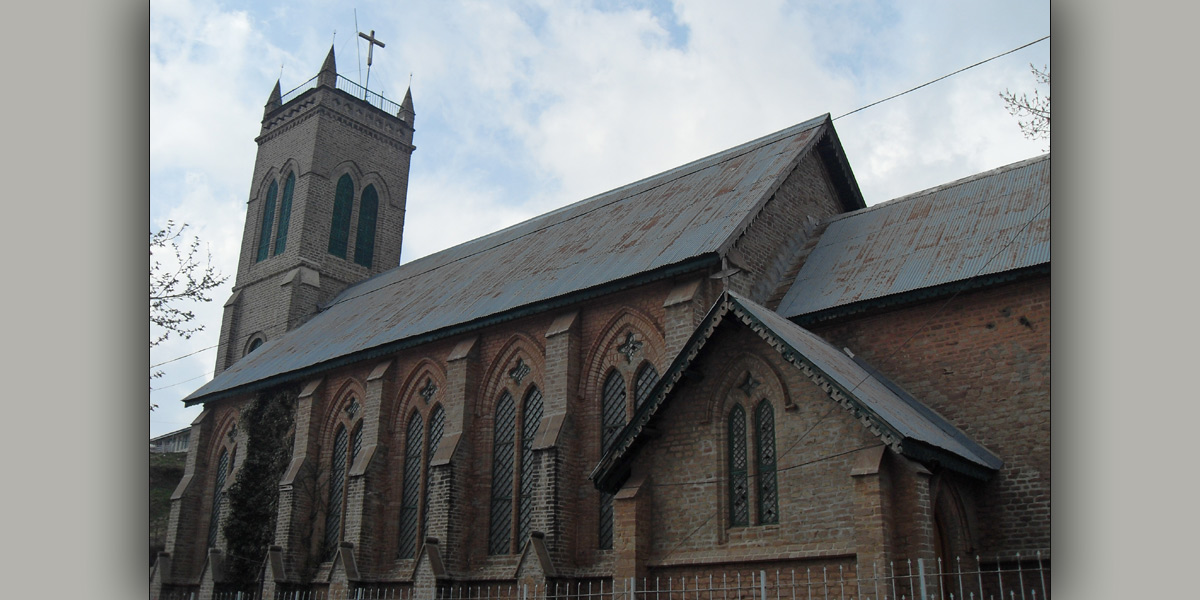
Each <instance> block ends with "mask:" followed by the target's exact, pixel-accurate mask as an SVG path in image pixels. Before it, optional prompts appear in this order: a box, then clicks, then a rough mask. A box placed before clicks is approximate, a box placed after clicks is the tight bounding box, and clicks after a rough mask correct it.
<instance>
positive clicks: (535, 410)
mask: <svg viewBox="0 0 1200 600" xmlns="http://www.w3.org/2000/svg"><path fill="white" fill-rule="evenodd" d="M541 423H542V392H541V391H539V390H538V389H537V388H536V387H533V388H530V390H529V392H527V393H526V394H525V405H524V407H522V409H521V499H520V500H521V504H520V510H519V511H518V515H517V548H520V547H521V546H524V545H525V540H528V539H529V525H530V523H531V521H532V519H533V488H534V484H535V483H536V482H537V473H536V472H535V469H534V457H533V444H534V442H535V441H536V440H537V433H538V427H539V426H540V425H541Z"/></svg>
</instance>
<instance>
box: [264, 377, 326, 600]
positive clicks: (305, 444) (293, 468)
mask: <svg viewBox="0 0 1200 600" xmlns="http://www.w3.org/2000/svg"><path fill="white" fill-rule="evenodd" d="M323 382H324V380H323V379H315V380H313V381H309V382H308V383H307V384H305V386H304V389H302V390H301V391H300V395H299V397H298V398H297V399H296V415H295V438H294V439H295V441H294V443H293V447H292V462H291V464H289V465H288V470H287V473H286V474H285V475H284V476H283V480H281V481H280V482H279V513H278V515H277V517H276V521H275V544H276V545H277V546H279V547H280V548H281V551H280V558H281V563H282V567H283V569H282V570H283V572H284V573H285V574H286V575H285V577H286V578H287V579H288V580H291V581H299V580H300V579H301V577H303V575H304V572H305V570H306V568H307V566H308V561H309V560H310V559H311V554H312V543H313V539H312V535H313V526H314V518H315V515H314V511H315V510H316V508H317V506H318V505H319V502H318V495H319V490H318V488H317V479H316V466H317V465H316V461H317V440H316V438H317V433H318V432H317V431H316V428H317V427H318V424H317V423H314V417H315V412H316V409H317V405H318V404H319V399H320V393H319V392H320V391H321V390H322V385H321V384H322V383H323ZM277 576H278V575H277ZM274 583H275V582H274V581H267V582H265V585H264V597H266V594H267V592H268V591H269V592H271V593H273V592H274V588H275V585H274Z"/></svg>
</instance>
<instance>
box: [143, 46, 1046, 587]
mask: <svg viewBox="0 0 1200 600" xmlns="http://www.w3.org/2000/svg"><path fill="white" fill-rule="evenodd" d="M415 116H416V113H415V110H414V107H413V101H412V97H411V91H410V93H407V94H406V95H405V97H404V99H403V101H402V102H401V103H400V104H395V103H393V102H391V101H389V100H387V99H385V98H382V97H380V96H377V95H375V94H373V93H369V92H367V91H366V90H364V89H363V88H360V87H358V86H357V85H356V84H354V83H352V82H350V81H348V80H346V79H344V78H342V77H341V76H339V75H338V74H337V72H336V66H335V58H334V53H333V50H332V49H331V50H330V52H329V55H328V57H327V58H326V60H325V63H324V65H322V67H321V69H320V72H319V74H318V75H317V76H316V77H315V78H313V80H311V81H310V82H309V83H308V84H306V85H304V86H301V87H300V88H297V89H296V90H293V91H291V92H288V93H287V94H286V95H284V94H282V93H281V89H280V86H279V84H278V83H277V84H276V85H275V88H274V90H273V91H272V92H271V94H270V97H269V99H268V100H267V103H266V107H265V110H264V114H263V120H262V130H261V133H260V135H259V137H258V138H257V139H256V141H257V143H258V155H257V160H256V163H255V168H254V176H253V180H252V182H251V186H250V190H249V194H248V202H247V209H246V223H245V229H244V233H243V237H242V245H241V258H240V260H239V262H238V267H237V275H236V282H235V285H234V288H233V293H232V295H231V296H230V298H229V299H228V301H227V302H226V303H225V305H224V315H223V318H222V321H221V333H220V345H219V350H218V355H217V365H216V376H215V377H214V378H213V380H212V381H210V382H209V383H207V384H205V385H204V386H203V387H201V388H200V389H198V390H196V391H195V392H193V393H192V394H191V395H189V396H188V397H187V398H186V399H185V402H186V403H187V404H188V405H200V406H203V409H204V410H203V412H202V413H201V414H200V415H199V416H198V417H197V418H196V419H195V421H194V423H193V424H192V427H191V431H190V439H189V441H188V442H189V443H188V455H187V463H186V467H185V474H184V477H183V480H182V481H181V483H180V484H179V486H178V488H177V489H176V490H175V492H174V494H173V496H172V499H171V501H172V506H171V516H170V525H169V533H168V538H167V546H166V551H165V552H163V553H161V554H160V555H159V557H158V559H157V562H156V564H155V566H154V567H153V568H152V570H151V576H150V579H151V597H152V598H164V599H165V598H177V597H178V598H183V597H189V594H190V595H194V597H196V598H201V599H203V600H208V599H209V598H214V597H218V598H219V597H223V596H221V594H222V593H224V592H228V591H230V590H234V589H237V590H246V589H250V587H247V585H248V584H247V582H246V581H245V579H244V578H243V579H240V580H239V579H238V578H237V577H236V576H235V575H234V569H233V568H232V567H231V564H232V561H234V560H252V561H253V562H254V575H253V579H254V581H253V585H252V586H251V587H252V588H253V592H254V593H256V594H261V596H260V597H261V598H290V597H293V596H289V595H288V594H297V593H316V594H318V595H317V596H316V597H328V598H330V599H333V598H343V597H357V596H355V595H354V594H361V595H362V596H361V597H368V598H370V597H403V598H434V597H447V596H463V595H467V596H472V595H482V594H483V593H486V595H487V597H500V596H504V597H514V596H513V595H512V594H509V593H508V592H503V593H502V592H501V591H499V590H503V589H509V590H511V589H514V588H513V587H511V586H516V589H523V590H529V589H533V590H542V591H541V592H539V593H540V594H541V595H542V597H550V596H556V597H557V596H560V595H570V596H571V597H585V596H587V597H591V596H597V597H599V596H605V597H613V596H612V595H613V594H614V593H615V594H616V595H617V596H621V597H632V596H622V594H633V593H635V592H636V591H640V590H644V589H646V586H647V585H650V586H653V585H655V584H654V582H655V581H665V580H672V581H684V582H686V585H687V586H692V585H693V584H692V583H691V582H693V581H695V582H702V581H703V582H705V583H704V584H703V585H715V584H712V581H713V580H712V579H711V578H710V577H712V576H717V577H727V578H729V577H737V578H744V579H745V581H755V582H758V581H759V579H761V578H763V577H767V578H768V579H770V578H774V579H772V581H774V584H775V585H778V584H780V578H781V577H784V575H779V574H780V573H791V574H792V575H791V576H792V577H793V591H794V592H795V594H793V595H792V596H790V597H792V598H795V597H802V596H803V595H804V594H803V593H802V592H801V591H798V588H797V586H798V585H799V584H795V581H798V579H797V578H799V577H801V576H803V577H806V578H808V579H806V581H808V582H810V583H807V584H806V585H810V586H811V585H812V584H811V581H812V578H813V577H816V578H817V581H819V582H822V585H824V586H825V587H824V588H823V589H825V590H826V591H827V592H828V590H830V589H835V590H836V589H838V588H836V587H835V588H831V587H830V586H835V585H837V586H843V587H842V588H841V589H842V590H843V591H846V590H849V589H858V590H863V591H862V593H860V592H853V593H851V594H850V595H851V596H854V597H859V596H860V595H861V596H863V597H866V596H870V597H875V596H876V594H875V593H874V592H872V593H870V594H867V593H865V589H866V588H865V587H864V586H865V585H866V584H865V583H864V582H867V581H872V582H874V583H873V585H875V586H876V587H879V586H880V585H881V584H880V583H879V582H880V581H887V582H889V585H894V584H895V583H896V581H897V579H896V578H898V577H899V576H901V575H904V574H907V573H910V572H911V573H916V571H917V569H918V568H920V569H921V570H922V573H924V572H925V570H926V569H928V570H929V572H930V573H935V574H941V575H942V576H941V578H940V579H937V578H935V580H934V581H933V583H931V584H930V585H933V586H935V587H937V586H943V588H942V590H941V592H942V593H945V594H946V595H945V597H949V594H950V593H954V594H955V597H961V596H962V591H963V590H962V586H963V583H962V578H961V577H960V578H959V580H958V581H954V580H953V577H951V576H949V575H946V573H953V571H952V570H951V569H950V568H949V565H951V564H954V565H958V566H959V567H960V569H961V570H960V572H962V570H965V571H969V572H974V573H978V572H989V571H1001V570H1002V571H1004V573H1005V578H1006V579H1007V578H1008V577H1007V573H1008V570H1009V569H1013V568H1015V569H1017V570H1021V569H1027V570H1029V573H1032V572H1033V571H1032V569H1035V568H1036V569H1037V572H1038V573H1039V576H1041V577H1042V578H1043V579H1048V577H1049V575H1048V565H1049V557H1050V554H1049V549H1050V539H1051V538H1050V533H1051V529H1050V156H1049V154H1046V155H1043V156H1039V157H1036V158H1032V159H1029V160H1026V161H1023V162H1019V163H1015V164H1012V165H1008V166H1005V167H1001V168H998V169H995V170H992V171H988V172H984V173H980V174H978V175H975V176H972V177H968V178H965V179H961V180H958V181H953V182H949V183H946V184H944V185H941V186H938V187H936V188H933V189H929V190H925V191H922V192H917V193H914V194H911V195H908V196H904V197H901V198H896V199H894V200H890V201H887V202H882V203H879V204H876V205H873V206H870V207H867V206H866V204H865V202H864V200H863V197H862V194H861V193H860V191H859V187H858V184H857V183H856V181H855V178H854V173H853V171H852V169H851V165H850V164H849V162H848V161H847V158H846V156H845V154H844V152H843V149H842V146H841V143H840V142H839V140H838V134H837V131H836V130H835V129H834V126H833V122H832V120H831V119H830V117H829V115H822V116H818V117H815V118H813V119H810V120H808V121H805V122H802V123H799V124H797V125H795V126H792V127H789V128H787V129H784V130H782V131H779V132H777V133H773V134H770V135H767V136H765V137H762V138H759V139H756V140H753V141H749V142H746V143H744V144H741V145H739V146H736V147H733V148H729V149H727V150H724V151H722V152H720V153H717V154H714V155H712V156H709V157H707V158H703V159H700V160H697V161H695V162H692V163H689V164H685V165H682V166H679V167H677V168H674V169H672V170H669V171H666V172H664V173H660V174H658V175H654V176H652V177H649V178H646V179H643V180H641V181H637V182H634V183H631V184H628V185H626V186H624V187H620V188H617V189H614V190H612V191H609V192H606V193H603V194H600V195H597V196H594V197H591V198H587V199H584V200H581V201H579V202H576V203H574V204H570V205H568V206H565V207H563V208H560V209H557V210H554V211H552V212H549V213H546V214H544V215H541V216H538V217H535V218H533V219H530V220H528V221H525V222H523V223H520V224H517V225H513V226H511V227H508V228H506V229H502V230H500V231H496V232H494V233H491V234H489V235H486V236H484V237H481V238H478V239H475V240H472V241H469V242H466V243H463V244H460V245H458V246H455V247H453V248H449V249H447V250H444V251H441V252H438V253H436V254H432V255H430V256H426V257H424V258H420V259H417V260H414V261H411V262H408V263H406V264H403V265H398V262H399V257H400V248H401V243H402V239H403V233H404V213H405V206H406V203H407V200H408V198H407V185H408V172H409V161H410V158H411V156H412V153H413V152H414V150H415V148H416V147H415V146H414V129H415ZM431 200H432V199H428V198H416V199H414V201H416V202H428V201H431ZM397 265H398V266H397ZM270 403H274V408H275V409H277V410H279V411H282V412H283V414H285V415H286V418H287V426H286V435H284V436H283V437H280V438H278V440H277V445H276V446H275V447H273V448H274V449H273V450H272V451H274V452H282V453H283V456H282V459H280V462H278V464H279V465H281V468H280V469H279V471H278V472H276V473H274V474H273V475H272V476H271V481H270V482H269V483H268V484H266V485H267V487H268V489H269V490H270V492H271V494H270V499H269V500H263V501H262V502H260V504H261V505H262V506H264V507H266V508H265V509H264V510H265V512H264V514H265V515H267V516H264V517H261V518H260V519H259V520H260V521H263V520H266V522H263V523H262V525H264V527H265V528H264V531H267V532H268V533H269V536H270V539H269V543H268V544H265V546H266V548H265V552H264V554H263V555H262V556H253V557H245V556H242V554H243V553H242V551H235V550H234V549H233V545H232V542H231V540H230V532H231V531H234V529H233V528H231V527H230V526H229V523H231V522H232V521H234V520H237V519H239V518H244V515H242V514H241V513H239V512H238V511H239V510H243V509H241V508H239V507H238V506H239V505H236V503H234V502H232V501H231V490H234V489H235V488H236V487H237V485H238V484H239V478H240V477H241V478H242V479H243V480H244V482H243V483H245V484H246V485H249V484H252V483H254V481H253V479H254V478H255V477H259V479H261V478H262V476H261V471H255V472H254V473H258V475H255V474H254V473H252V470H253V469H257V468H259V467H257V466H254V464H253V463H254V461H255V460H257V459H254V458H252V457H254V456H259V455H265V454H263V453H264V452H266V451H265V450H263V449H262V448H259V449H257V450H256V448H254V447H252V445H253V444H256V443H257V444H263V443H265V442H256V441H254V440H256V439H265V437H264V436H259V437H258V438H256V437H255V434H256V432H257V429H256V427H260V426H258V425H255V424H254V422H252V419H251V418H250V415H251V413H252V410H260V409H261V407H262V406H266V405H269V404H270ZM256 407H258V408H256ZM256 452H258V453H259V454H256ZM248 473H250V474H249V475H248ZM258 483H262V482H261V481H259V482H258ZM1033 556H1036V557H1037V559H1036V564H1035V562H1030V560H1032V559H1031V558H1030V557H1033ZM964 561H965V562H964ZM901 565H904V566H901ZM889 569H890V571H889ZM909 569H911V571H910V570H909ZM768 572H769V573H771V575H769V576H767V575H764V574H765V573H768ZM1022 572H1024V571H1022ZM889 573H890V574H889ZM881 577H885V578H887V579H880V578H881ZM822 578H823V579H822ZM976 579H979V578H976ZM1026 579H1032V577H1031V576H1026ZM1014 580H1015V576H1014ZM739 581H741V579H739ZM920 581H921V585H922V586H924V585H925V580H924V579H922V580H920ZM646 582H649V583H646ZM767 583H769V582H767ZM909 583H911V581H910V582H906V583H904V584H903V585H906V586H907V585H909ZM1006 583H1007V582H1006ZM1025 584H1026V585H1028V582H1025ZM663 585H665V584H663ZM697 585H700V584H699V583H697ZM754 585H756V586H757V585H759V584H758V583H755V584H754ZM764 585H765V584H764ZM966 585H968V586H970V585H971V584H970V582H968V583H967V584H966ZM979 585H980V586H981V587H982V584H979ZM989 585H991V584H989ZM1043 585H1044V584H1043ZM505 586H510V587H505ZM846 586H857V587H846ZM689 589H691V588H690V587H689ZM709 589H710V590H711V589H713V588H712V587H710V588H709ZM725 589H728V588H725ZM763 589H765V587H764V588H763ZM809 589H810V590H811V589H813V588H811V587H810V588H809ZM922 589H925V588H924V587H922ZM989 589H990V588H989ZM1040 589H1044V588H1039V590H1040ZM471 590H475V591H471ZM479 590H488V591H487V592H483V593H480V592H479ZM491 590H497V591H495V592H493V591H491ZM557 590H568V593H566V594H559V593H557V592H556V591H557ZM597 591H599V592H600V593H597ZM981 591H982V589H981ZM918 592H919V590H918ZM831 593H832V595H829V597H837V594H836V592H831ZM926 593H930V594H935V595H936V594H937V593H939V592H933V591H929V590H926ZM1037 593H1038V594H1039V595H1040V596H1041V597H1045V592H1044V591H1038V592H1037ZM369 594H376V595H369ZM387 594H393V595H391V596H389V595H387ZM506 594H507V595H506ZM718 595H719V593H718ZM784 595H786V594H784ZM827 595H828V594H827ZM918 595H920V594H918ZM978 595H982V594H978ZM813 596H815V597H823V596H820V595H819V594H816V593H814V594H813ZM884 596H888V597H891V596H890V595H889V594H883V595H880V597H884ZM295 597H301V596H295ZM522 597H529V595H528V594H527V595H525V596H522ZM535 597H536V595H535ZM740 597H746V596H745V595H742V596H740ZM926 597H928V596H926Z"/></svg>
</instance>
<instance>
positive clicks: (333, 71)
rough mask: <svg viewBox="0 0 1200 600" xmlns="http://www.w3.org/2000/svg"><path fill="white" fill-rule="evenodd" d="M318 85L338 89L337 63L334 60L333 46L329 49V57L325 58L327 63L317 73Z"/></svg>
mask: <svg viewBox="0 0 1200 600" xmlns="http://www.w3.org/2000/svg"><path fill="white" fill-rule="evenodd" d="M317 85H327V86H329V87H337V61H335V60H334V58H333V46H330V47H329V55H328V56H326V57H325V63H324V64H322V65H321V71H320V72H319V73H317Z"/></svg>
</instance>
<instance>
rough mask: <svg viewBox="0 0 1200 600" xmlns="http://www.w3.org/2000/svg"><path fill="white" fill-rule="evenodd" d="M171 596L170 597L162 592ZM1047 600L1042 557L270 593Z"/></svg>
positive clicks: (441, 598)
mask: <svg viewBox="0 0 1200 600" xmlns="http://www.w3.org/2000/svg"><path fill="white" fill-rule="evenodd" d="M168 592H170V593H168ZM199 598H200V596H199V595H198V590H197V589H195V588H192V589H190V590H182V589H180V590H169V591H168V590H164V593H163V595H162V600H199ZM212 598H213V600H262V599H261V598H260V595H259V594H258V593H257V592H254V591H245V590H240V591H234V590H229V591H219V592H216V593H214V594H213V596H212ZM1049 598H1050V561H1049V559H1048V558H1047V557H1045V556H1043V555H1042V553H1040V552H1036V553H1034V554H1032V555H1025V556H1022V555H1019V554H1018V555H1015V556H1012V557H1008V558H996V559H989V560H983V559H981V558H980V557H970V558H969V559H968V558H962V559H954V560H953V561H952V564H945V563H943V562H942V561H941V560H908V561H899V562H893V563H888V564H882V565H875V564H860V565H858V566H857V567H855V566H854V565H853V564H850V565H838V566H836V567H834V566H821V567H812V568H806V569H786V570H784V569H776V570H770V569H757V570H748V571H741V572H730V573H706V574H702V575H700V574H696V575H687V576H665V577H664V576H660V577H646V578H639V579H632V578H631V579H595V580H589V581H565V580H562V581H554V580H551V581H550V582H548V583H546V584H532V583H531V584H521V583H518V582H463V583H449V584H445V583H441V584H438V586H437V588H436V589H435V590H429V589H426V590H421V589H414V587H413V585H412V584H411V583H408V582H397V583H370V584H362V585H357V586H354V587H352V588H351V589H349V590H344V591H340V590H336V589H333V590H331V589H328V588H316V589H292V590H276V592H275V594H274V597H273V598H272V600H1018V599H1019V600H1039V599H1047V600H1048V599H1049Z"/></svg>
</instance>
